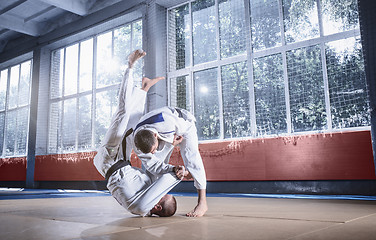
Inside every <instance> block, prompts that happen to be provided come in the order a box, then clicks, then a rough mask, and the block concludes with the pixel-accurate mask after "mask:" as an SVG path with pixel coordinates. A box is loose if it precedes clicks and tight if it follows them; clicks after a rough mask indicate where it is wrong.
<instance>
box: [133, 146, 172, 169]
mask: <svg viewBox="0 0 376 240" xmlns="http://www.w3.org/2000/svg"><path fill="white" fill-rule="evenodd" d="M135 153H136V155H137V156H138V158H139V159H140V160H141V162H142V165H143V166H144V167H145V169H146V170H147V171H148V172H150V173H151V174H153V175H154V176H159V175H162V174H165V173H170V172H174V166H173V165H171V164H168V163H165V162H164V160H165V159H166V153H165V154H163V152H156V153H154V154H152V153H143V152H141V151H139V150H138V149H136V148H135ZM167 154H168V153H167Z"/></svg>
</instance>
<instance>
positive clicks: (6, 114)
mask: <svg viewBox="0 0 376 240" xmlns="http://www.w3.org/2000/svg"><path fill="white" fill-rule="evenodd" d="M7 72H8V73H7V91H6V92H5V109H4V114H5V115H4V139H3V152H2V156H5V154H6V151H5V149H6V148H7V142H6V141H5V139H6V136H7V125H8V121H7V120H8V117H7V116H8V105H9V89H10V68H8V69H7Z"/></svg>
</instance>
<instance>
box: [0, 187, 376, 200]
mask: <svg viewBox="0 0 376 240" xmlns="http://www.w3.org/2000/svg"><path fill="white" fill-rule="evenodd" d="M170 194H172V195H174V196H182V197H195V196H197V193H186V192H171V193H170ZM98 196H110V193H109V191H108V190H103V191H101V190H70V189H24V188H0V200H10V199H35V198H69V197H98ZM207 196H208V197H234V198H286V199H323V200H365V201H376V196H363V195H308V194H248V193H207Z"/></svg>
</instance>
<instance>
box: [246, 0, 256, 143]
mask: <svg viewBox="0 0 376 240" xmlns="http://www.w3.org/2000/svg"><path fill="white" fill-rule="evenodd" d="M244 6H245V8H244V11H245V18H246V21H245V24H246V31H247V36H248V37H247V39H246V41H247V43H246V44H247V45H246V46H247V68H248V88H249V110H250V121H251V136H252V137H255V136H256V130H257V126H256V102H255V101H256V98H255V86H254V77H253V64H252V62H253V57H254V56H253V52H252V40H251V39H252V36H251V34H252V31H251V15H250V3H249V1H248V0H244Z"/></svg>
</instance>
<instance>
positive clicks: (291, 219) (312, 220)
mask: <svg viewBox="0 0 376 240" xmlns="http://www.w3.org/2000/svg"><path fill="white" fill-rule="evenodd" d="M223 216H225V217H245V218H260V219H276V220H289V221H306V222H328V223H341V224H343V223H346V222H345V221H331V220H318V219H317V220H316V219H301V218H278V217H260V216H234V215H223Z"/></svg>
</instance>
